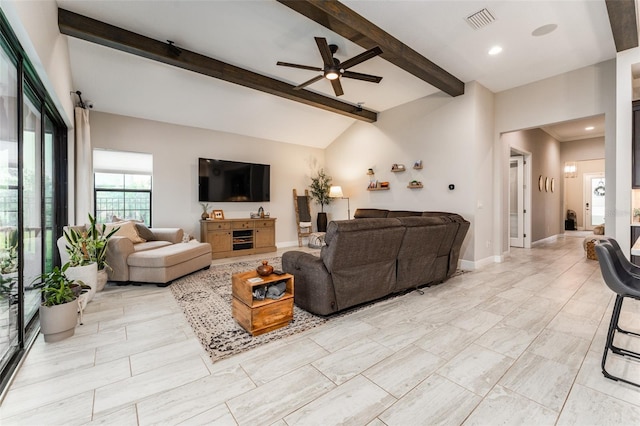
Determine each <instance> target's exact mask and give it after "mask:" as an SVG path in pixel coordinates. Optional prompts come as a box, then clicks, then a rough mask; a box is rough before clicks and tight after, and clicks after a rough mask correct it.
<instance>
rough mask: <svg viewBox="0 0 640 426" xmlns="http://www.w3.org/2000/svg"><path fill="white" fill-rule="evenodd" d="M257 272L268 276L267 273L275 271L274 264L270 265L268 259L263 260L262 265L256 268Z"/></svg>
mask: <svg viewBox="0 0 640 426" xmlns="http://www.w3.org/2000/svg"><path fill="white" fill-rule="evenodd" d="M256 272H257V273H258V275H261V276H263V277H266V276H267V275H271V274H272V273H273V266H271V265H269V262H268V261H267V260H263V261H262V265H260V266H258V267H257V268H256Z"/></svg>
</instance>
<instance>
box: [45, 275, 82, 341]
mask: <svg viewBox="0 0 640 426" xmlns="http://www.w3.org/2000/svg"><path fill="white" fill-rule="evenodd" d="M68 268H69V263H65V264H64V266H62V268H58V267H57V266H56V267H54V268H53V270H52V271H51V272H47V273H45V274H42V275H40V276H39V277H37V278H36V279H35V281H34V283H36V282H37V283H36V284H35V285H34V287H36V288H40V291H41V292H42V303H41V304H40V331H41V332H42V334H43V335H44V341H45V342H57V341H59V340H62V339H66V338H67V337H71V336H73V334H74V333H75V329H76V323H77V322H78V303H77V302H76V299H77V298H78V296H77V294H76V292H74V290H73V285H74V281H73V280H72V279H70V278H69V277H68V276H67V275H66V271H67V270H68ZM38 281H39V282H38ZM78 284H80V285H82V283H81V282H80V283H78Z"/></svg>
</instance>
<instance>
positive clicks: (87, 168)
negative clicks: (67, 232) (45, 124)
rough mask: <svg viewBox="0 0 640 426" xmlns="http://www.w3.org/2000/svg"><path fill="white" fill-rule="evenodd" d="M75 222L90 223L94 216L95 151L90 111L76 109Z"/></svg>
mask: <svg viewBox="0 0 640 426" xmlns="http://www.w3.org/2000/svg"><path fill="white" fill-rule="evenodd" d="M75 139H76V152H75V160H76V161H75V200H76V202H75V205H76V208H75V214H76V218H75V221H76V223H77V224H81V223H86V222H88V220H89V218H88V216H87V215H88V214H89V213H91V214H92V215H93V150H92V148H91V132H90V128H89V110H88V109H84V108H80V107H76V109H75Z"/></svg>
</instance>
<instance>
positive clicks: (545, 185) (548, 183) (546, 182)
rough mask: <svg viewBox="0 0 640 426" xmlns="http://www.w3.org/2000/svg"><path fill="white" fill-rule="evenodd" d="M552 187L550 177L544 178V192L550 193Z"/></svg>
mask: <svg viewBox="0 0 640 426" xmlns="http://www.w3.org/2000/svg"><path fill="white" fill-rule="evenodd" d="M550 185H551V180H550V179H549V178H548V177H546V178H544V192H549V186H550Z"/></svg>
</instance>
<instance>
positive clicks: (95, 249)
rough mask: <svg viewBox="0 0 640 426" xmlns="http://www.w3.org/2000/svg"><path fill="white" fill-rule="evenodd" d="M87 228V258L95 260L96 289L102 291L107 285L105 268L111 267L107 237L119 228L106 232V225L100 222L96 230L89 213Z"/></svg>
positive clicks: (94, 220) (93, 220) (93, 219)
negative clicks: (100, 224)
mask: <svg viewBox="0 0 640 426" xmlns="http://www.w3.org/2000/svg"><path fill="white" fill-rule="evenodd" d="M89 223H90V225H89V230H88V232H87V239H88V250H87V252H88V255H89V259H90V260H92V261H94V262H96V264H97V266H98V280H97V286H96V287H97V288H96V290H97V291H102V290H103V289H104V287H105V285H107V279H108V276H107V270H106V269H107V268H111V267H110V266H109V264H108V263H107V248H108V244H109V239H110V238H111V237H112V236H113V235H114V234H115V233H116V232H118V230H119V229H120V227H119V226H117V227H115V228H113V229H111V230H110V231H109V232H107V225H105V224H104V223H103V224H102V226H101V228H100V229H99V230H98V227H97V226H96V219H95V218H94V217H93V216H91V215H89Z"/></svg>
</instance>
